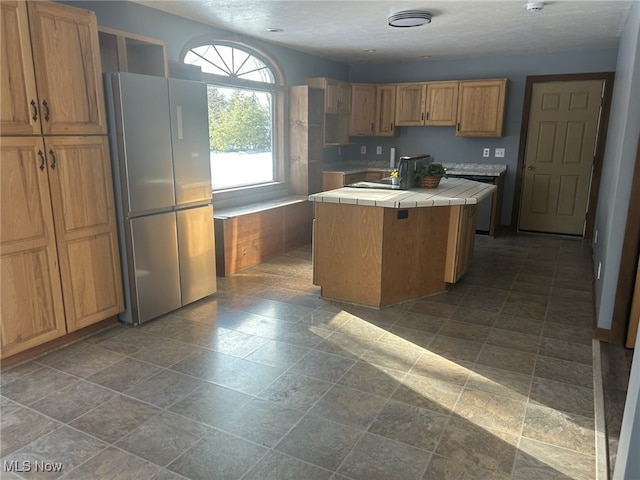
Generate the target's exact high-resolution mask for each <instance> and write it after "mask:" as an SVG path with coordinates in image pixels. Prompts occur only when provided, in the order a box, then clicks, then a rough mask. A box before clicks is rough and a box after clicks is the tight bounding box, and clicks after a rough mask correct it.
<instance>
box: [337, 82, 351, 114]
mask: <svg viewBox="0 0 640 480" xmlns="http://www.w3.org/2000/svg"><path fill="white" fill-rule="evenodd" d="M338 113H340V114H343V115H349V114H350V113H351V84H350V83H346V82H338Z"/></svg>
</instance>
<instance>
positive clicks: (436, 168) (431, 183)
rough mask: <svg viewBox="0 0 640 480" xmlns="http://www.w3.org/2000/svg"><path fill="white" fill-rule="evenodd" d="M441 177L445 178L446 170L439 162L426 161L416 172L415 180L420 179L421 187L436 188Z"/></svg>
mask: <svg viewBox="0 0 640 480" xmlns="http://www.w3.org/2000/svg"><path fill="white" fill-rule="evenodd" d="M442 177H444V178H447V171H446V170H445V168H444V167H443V166H442V164H441V163H428V164H426V165H423V166H422V167H420V169H419V170H418V171H417V172H416V180H420V186H421V187H422V188H436V187H437V186H438V185H439V184H440V179H441V178H442Z"/></svg>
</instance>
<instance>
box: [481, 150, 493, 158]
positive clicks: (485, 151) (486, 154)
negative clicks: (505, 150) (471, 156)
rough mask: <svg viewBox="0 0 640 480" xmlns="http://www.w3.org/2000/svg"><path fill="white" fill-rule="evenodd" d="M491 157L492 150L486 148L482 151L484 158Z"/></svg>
mask: <svg viewBox="0 0 640 480" xmlns="http://www.w3.org/2000/svg"><path fill="white" fill-rule="evenodd" d="M489 155H491V149H490V148H485V149H484V150H482V156H483V157H485V158H486V157H488V156H489Z"/></svg>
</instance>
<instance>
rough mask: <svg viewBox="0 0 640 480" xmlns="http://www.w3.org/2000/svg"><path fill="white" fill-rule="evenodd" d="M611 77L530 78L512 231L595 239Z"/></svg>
mask: <svg viewBox="0 0 640 480" xmlns="http://www.w3.org/2000/svg"><path fill="white" fill-rule="evenodd" d="M612 84H613V73H596V74H571V75H542V76H533V77H527V84H526V90H525V101H524V108H523V118H522V127H521V131H520V149H519V153H518V168H517V171H516V192H515V197H514V211H513V218H512V225H514V226H515V228H517V229H518V230H525V231H534V232H543V233H555V234H563V235H575V236H580V237H584V238H591V234H592V231H593V222H594V217H595V205H596V201H597V192H598V186H599V183H600V172H601V169H602V157H603V153H604V141H605V136H606V131H607V124H608V117H609V107H610V103H611V93H612Z"/></svg>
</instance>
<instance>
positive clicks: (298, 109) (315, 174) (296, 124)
mask: <svg viewBox="0 0 640 480" xmlns="http://www.w3.org/2000/svg"><path fill="white" fill-rule="evenodd" d="M323 104H324V90H321V89H319V88H311V87H309V86H307V85H298V86H295V87H290V88H289V188H290V191H291V193H293V194H295V195H309V194H311V193H316V192H320V191H321V190H322V155H323V136H324V135H323V116H324V108H323Z"/></svg>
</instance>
